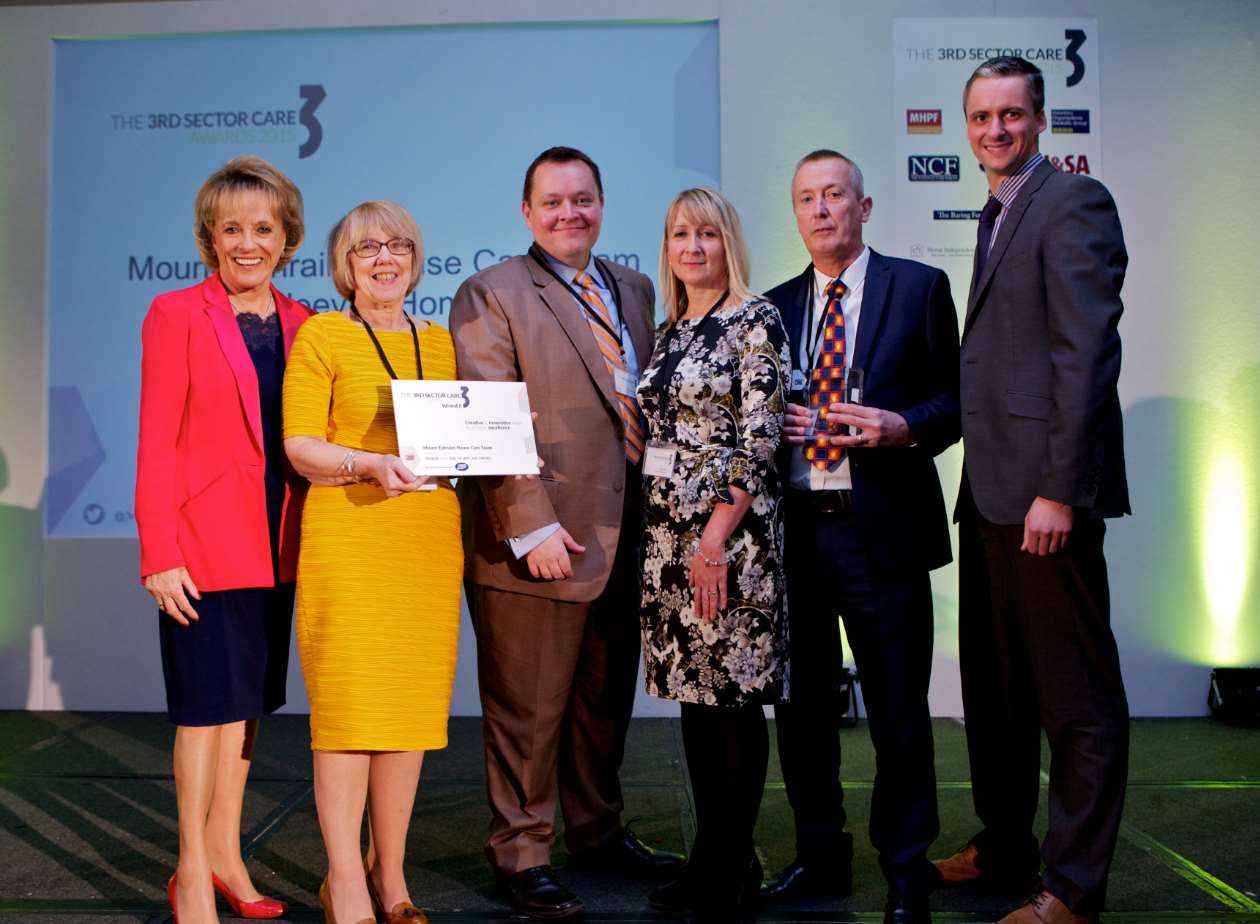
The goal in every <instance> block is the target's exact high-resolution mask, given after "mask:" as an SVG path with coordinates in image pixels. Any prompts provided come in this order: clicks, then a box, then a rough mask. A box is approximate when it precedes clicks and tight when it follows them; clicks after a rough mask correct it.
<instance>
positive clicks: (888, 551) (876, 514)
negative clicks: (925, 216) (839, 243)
mask: <svg viewBox="0 0 1260 924" xmlns="http://www.w3.org/2000/svg"><path fill="white" fill-rule="evenodd" d="M813 284H814V267H813V265H812V264H811V265H810V266H807V267H806V268H805V272H803V273H802V274H801V275H799V276H797V277H795V278H793V279H789V280H788V281H787V282H785V283H783V284H782V285H779V286H776V287H775V288H773V289H771V290H770V291H769V292H767V293H766V298H768V299H770V300H771V301H772V302H774V303H775V305H777V306H778V308H779V312H780V314H782V315H783V323H784V325H785V326H786V327H787V331H788V337H789V339H790V341H791V345H792V362H793V364H794V365H795V364H796V363H798V362H799V356H800V351H801V341H802V340H803V339H804V338H805V337H806V336H807V333H806V331H805V319H806V318H807V317H808V316H809V311H810V310H811V307H812V299H813ZM848 346H849V351H848V353H849V357H850V358H849V365H850V367H851V368H857V369H862V370H863V373H864V375H865V381H864V386H863V393H862V403H863V404H864V405H866V406H868V407H877V408H881V409H883V410H887V411H896V412H897V413H898V414H900V415H901V416H902V417H904V418H905V419H906V423H907V424H909V426H910V432H911V433H912V434H913V435H914V439H915V445H914V446H906V447H898V448H895V449H851V450H849V460H850V461H849V468H850V471H851V472H852V476H853V506H854V513H855V515H856V516H857V517H858V521H859V525H860V527H861V529H862V534H863V536H865V537H867V538H868V543H869V544H868V546H867V549H868V554H869V560H870V564H871V567H873V568H875V569H878V570H880V571H892V570H898V569H904V568H907V567H916V568H925V569H928V570H930V569H932V568H939V567H940V566H941V565H944V564H946V563H948V562H949V561H950V560H951V558H952V555H951V551H950V542H949V521H948V519H947V518H946V515H945V500H944V497H943V495H942V494H941V482H940V478H939V477H938V476H937V473H936V463H935V462H934V461H933V457H935V456H936V455H937V454H938V453H940V452H942V451H943V450H944V449H945V448H946V447H948V446H950V445H951V444H953V443H956V442H957V441H958V440H959V438H960V437H961V436H962V425H961V422H960V418H959V405H958V315H957V312H956V311H955V310H954V300H953V298H951V296H950V291H949V278H948V277H947V276H946V275H945V274H944V273H943V272H941V271H940V270H938V269H936V268H934V267H931V266H926V265H925V264H922V263H916V262H914V261H913V260H900V259H897V258H895V257H885V256H883V255H881V254H878V253H876V252H875V251H874V250H872V251H871V253H870V260H869V262H868V264H867V268H866V282H865V286H864V288H863V294H862V315H861V319H860V320H859V322H858V329H857V342H856V343H851V344H849V345H848ZM794 400H797V401H799V400H800V397H799V396H796V397H795V398H794ZM800 451H801V450H800V447H798V446H787V445H786V444H784V448H783V449H782V450H781V451H780V453H779V459H778V461H779V467H780V471H781V472H782V476H783V478H784V480H785V483H786V479H787V474H788V472H787V465H788V462H789V459H790V453H792V452H800ZM790 541H791V540H790V537H789V542H790Z"/></svg>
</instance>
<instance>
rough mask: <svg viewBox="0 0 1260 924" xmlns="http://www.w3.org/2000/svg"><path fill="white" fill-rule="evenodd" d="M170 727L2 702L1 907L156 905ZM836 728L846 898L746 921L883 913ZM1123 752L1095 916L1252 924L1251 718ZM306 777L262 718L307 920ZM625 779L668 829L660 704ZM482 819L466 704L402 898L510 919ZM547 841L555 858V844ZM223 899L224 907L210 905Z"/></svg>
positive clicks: (673, 740)
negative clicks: (1125, 761) (1120, 799)
mask: <svg viewBox="0 0 1260 924" xmlns="http://www.w3.org/2000/svg"><path fill="white" fill-rule="evenodd" d="M771 727H772V729H773V724H772V725H771ZM935 730H936V765H937V775H938V778H939V781H940V802H941V837H940V840H938V841H937V851H936V852H937V853H938V854H939V853H941V852H950V851H952V850H953V849H954V848H955V847H957V846H959V845H960V844H962V842H963V841H965V839H966V838H967V837H968V836H969V835H970V834H971V833H972V831H973V825H974V819H973V817H972V814H971V798H970V792H969V790H968V782H967V763H966V752H965V747H964V741H963V729H962V725H961V724H960V723H958V722H955V721H950V720H938V721H937V722H936V726H935ZM172 735H173V729H172V727H171V726H170V725H169V724H168V723H167V721H166V719H165V717H164V716H161V715H152V714H118V713H29V712H11V713H0V918H4V919H11V920H19V921H26V922H34V921H47V922H52V924H68V922H70V921H75V920H85V921H92V922H104V921H107V920H112V919H116V920H120V921H122V920H133V921H134V920H137V919H139V920H143V921H146V922H151V924H161V922H166V921H169V919H170V913H169V908H168V907H167V905H166V903H165V896H164V885H165V882H166V879H167V877H168V876H169V875H170V872H171V869H172V866H173V864H174V860H175V852H174V851H175V845H176V837H175V797H174V785H173V782H172V779H171V775H170V745H171V740H172ZM844 747H845V752H844V753H845V779H846V781H847V785H848V790H849V794H848V806H849V811H850V819H851V827H852V829H853V830H854V832H855V833H856V834H857V843H858V853H857V858H856V861H855V868H854V888H855V892H854V894H853V896H852V897H851V898H849V899H847V900H845V901H843V902H831V903H815V904H808V905H806V904H802V905H798V906H789V907H775V908H772V909H766V910H764V911H763V912H762V914H761V915H760V917H759V918H758V920H761V921H774V922H789V921H803V922H804V921H808V922H859V921H860V922H878V921H880V919H881V915H880V910H881V908H882V906H883V899H884V885H883V882H882V880H881V879H880V875H879V870H878V867H877V865H876V860H875V854H874V852H873V851H872V850H871V847H870V845H869V843H868V842H867V841H866V839H865V828H866V820H867V811H868V808H869V802H870V789H871V780H872V778H873V775H874V762H873V759H872V753H871V746H870V741H869V739H868V738H867V734H866V729H865V727H859V728H856V729H852V730H847V731H845V732H844ZM773 752H774V749H773V746H772V748H771V753H772V758H771V760H772V764H771V768H770V782H769V787H768V790H767V792H766V799H765V803H764V805H763V807H762V813H761V821H760V825H759V828H758V836H757V841H758V847H759V850H760V851H761V854H762V860H763V863H764V864H765V866H766V867H767V869H773V868H775V867H778V866H780V865H781V864H783V863H785V862H787V861H788V860H790V859H791V857H792V853H793V850H792V828H791V819H790V815H789V812H788V808H787V800H786V797H785V794H784V792H783V786H782V782H781V777H780V776H779V770H778V765H777V761H776V760H775V758H774V757H773ZM1131 763H1132V768H1131V771H1130V785H1129V794H1128V802H1127V805H1126V810H1125V823H1124V828H1123V831H1122V835H1121V841H1120V846H1119V850H1118V852H1117V856H1116V861H1115V866H1114V871H1113V874H1112V879H1111V890H1110V901H1109V908H1110V909H1111V910H1110V912H1109V913H1108V914H1106V915H1104V921H1110V922H1152V924H1155V922H1160V924H1171V922H1198V924H1206V922H1215V921H1222V922H1231V924H1242V922H1257V924H1260V729H1254V728H1250V729H1245V728H1230V727H1227V726H1224V725H1220V724H1218V723H1216V722H1214V721H1211V720H1209V719H1146V720H1136V721H1135V722H1134V723H1133V748H1132V760H1131ZM310 776H311V761H310V753H309V751H308V739H307V724H306V718H305V717H304V716H279V717H275V718H271V719H268V720H266V721H265V722H264V723H263V728H262V734H261V736H260V742H259V747H258V753H257V756H256V759H255V762H254V771H253V775H252V777H251V780H250V787H249V793H248V795H247V797H246V806H245V819H244V825H243V830H244V831H245V832H246V834H245V839H246V845H245V853H246V855H247V856H248V857H249V858H250V868H251V870H252V872H253V874H254V879H255V882H256V883H257V884H258V886H259V887H260V888H261V889H262V890H263V891H264V892H267V893H270V894H272V895H276V896H278V897H281V898H284V899H286V900H287V901H289V902H291V903H292V905H293V909H292V912H291V914H290V918H291V919H293V920H296V921H307V922H314V921H317V920H321V919H322V918H321V916H320V913H319V910H318V905H317V903H316V899H315V890H316V889H317V888H318V886H319V883H320V880H321V879H322V877H323V875H324V856H323V848H322V844H321V842H320V838H319V830H318V827H317V826H316V821H315V807H314V803H313V801H312V798H311V779H310ZM622 778H623V780H624V783H625V790H626V802H627V817H628V818H629V819H630V820H631V822H632V825H633V827H634V828H635V830H636V831H638V832H639V833H640V834H641V835H642V836H643V837H644V838H645V839H646V840H649V841H652V842H657V843H659V844H662V845H665V846H668V847H673V848H685V847H686V846H687V845H688V844H689V843H690V841H691V838H692V835H693V823H692V815H691V809H690V799H689V794H688V790H687V786H686V783H685V768H684V767H683V765H682V745H681V741H680V738H679V733H678V725H677V722H676V721H673V720H668V719H641V720H636V721H635V723H634V726H633V728H632V730H631V736H630V742H629V748H628V755H627V758H626V765H625V768H624V772H623V775H622ZM486 818H487V813H486V806H485V796H484V788H483V781H482V767H481V736H480V725H479V720H477V719H472V718H458V719H454V720H452V722H451V746H450V747H449V748H448V749H447V750H445V751H441V752H434V753H433V754H431V755H430V756H429V757H428V759H427V762H426V766H425V768H424V773H423V776H422V779H421V785H420V794H419V797H418V799H417V802H416V809H415V818H414V820H413V822H412V826H411V837H410V843H409V845H408V862H409V868H408V876H409V880H410V883H411V889H412V897H413V898H414V899H415V900H416V901H417V903H418V904H421V905H423V906H424V907H425V908H427V909H430V911H431V916H432V919H433V921H434V922H435V924H436V922H443V921H447V922H480V921H507V920H523V919H521V918H515V917H513V916H512V915H511V914H509V913H508V912H507V909H506V906H505V905H504V904H503V903H502V902H500V900H499V899H498V897H497V896H496V895H495V893H494V891H493V888H492V880H491V876H490V872H489V870H488V868H487V867H486V864H485V862H484V860H483V858H482V854H481V837H482V834H483V832H484V830H485V825H486ZM554 859H555V862H556V865H557V866H561V865H562V864H563V861H564V857H563V853H562V849H558V850H557V852H556V855H555V858H554ZM561 874H562V876H564V877H565V878H566V879H567V880H568V881H569V882H570V883H571V885H572V886H573V887H574V888H575V889H576V890H577V891H578V893H579V894H580V895H581V896H582V897H583V898H584V899H585V901H586V907H587V914H586V919H587V920H592V921H606V922H632V921H654V920H669V918H668V916H664V915H655V914H653V913H652V912H650V911H649V910H648V908H647V905H646V903H645V901H644V895H645V894H646V892H647V890H648V886H647V885H646V884H644V883H637V882H622V881H614V880H608V879H596V878H590V877H582V876H577V875H569V874H568V873H567V872H565V871H564V870H561ZM1020 897H1021V896H1005V897H1002V896H992V895H986V894H982V893H979V892H975V891H950V892H938V893H936V895H935V896H933V909H934V912H935V913H934V919H935V920H937V921H942V922H988V921H994V920H996V919H997V917H999V916H1000V913H1001V911H1002V910H1003V909H1004V908H1005V907H1007V906H1009V905H1010V904H1013V903H1015V902H1017V901H1018V900H1019V898H1020ZM220 910H221V914H224V915H226V914H228V912H227V909H226V908H225V907H224V906H223V905H222V904H220Z"/></svg>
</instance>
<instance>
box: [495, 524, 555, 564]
mask: <svg viewBox="0 0 1260 924" xmlns="http://www.w3.org/2000/svg"><path fill="white" fill-rule="evenodd" d="M559 528H560V524H559V523H548V524H547V525H546V526H540V527H538V528H537V529H535V530H532V531H531V532H528V533H526V534H525V535H523V536H513V537H512V538H511V539H508V540H507V544H508V547H509V548H510V549H511V550H512V554H513V555H515V556H516V557H517V558H524V557H525V556H526V555H528V554H529V553H530V552H532V551H534V549H536V548H538V546H540V545H542V541H543V540H544V539H546V538H547V537H548V536H550V535H551V534H552V533H554V532H555V531H556V530H558V529H559Z"/></svg>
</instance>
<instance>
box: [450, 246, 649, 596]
mask: <svg viewBox="0 0 1260 924" xmlns="http://www.w3.org/2000/svg"><path fill="white" fill-rule="evenodd" d="M599 266H600V270H601V271H602V272H603V273H604V275H605V277H606V278H608V277H611V278H610V279H609V281H610V282H612V283H615V288H616V289H618V290H620V301H619V305H618V308H619V309H620V312H621V317H622V321H623V323H624V325H625V326H626V328H627V329H628V330H629V332H630V336H631V338H632V339H633V340H634V349H635V354H636V356H637V358H638V362H639V365H640V367H642V366H643V365H645V364H646V363H647V361H648V357H649V356H650V355H651V352H652V329H653V324H652V318H653V310H654V304H655V295H654V292H653V289H652V282H651V280H649V279H648V278H647V277H646V276H644V275H643V274H642V273H639V272H636V271H635V270H632V269H629V268H627V267H624V266H621V265H620V264H617V263H607V262H604V261H602V260H601V261H600V262H599ZM450 323H451V335H452V336H453V337H454V340H455V354H456V360H457V362H458V364H459V376H460V378H462V379H472V380H484V381H495V382H500V381H502V382H525V383H526V385H527V390H528V392H529V404H530V407H531V408H532V409H533V410H534V411H535V412H537V414H538V419H537V420H536V421H535V422H534V427H535V432H536V433H537V436H538V454H539V455H540V456H541V457H542V459H543V461H544V462H545V463H546V464H545V466H544V467H543V473H542V475H540V476H539V478H538V479H537V480H531V481H518V480H515V479H512V478H479V479H473V478H468V479H461V480H460V484H461V488H462V491H461V496H462V499H463V501H464V523H465V531H464V534H465V542H464V549H465V554H466V565H467V567H466V570H465V574H466V575H467V577H468V579H469V580H471V581H473V582H474V583H476V584H483V585H486V586H488V587H494V588H497V589H499V590H506V591H511V592H515V593H523V594H530V595H533V596H538V597H548V598H551V599H557V600H566V601H572V602H587V601H590V600H594V599H595V598H596V597H597V596H599V594H600V592H601V591H602V590H603V589H604V585H605V584H606V583H607V582H608V575H609V572H610V571H611V569H612V563H613V559H614V557H615V556H616V552H617V542H618V539H619V537H620V535H621V527H622V510H623V508H624V506H625V492H626V491H627V490H631V491H637V490H639V485H637V484H629V485H627V484H626V460H625V450H624V448H623V442H622V440H623V426H622V422H621V417H620V415H619V413H618V410H617V396H616V391H615V390H614V388H613V380H612V376H611V375H610V374H609V372H608V368H607V366H606V365H605V363H604V358H603V355H602V354H601V353H600V351H599V347H598V346H597V345H596V343H595V339H594V335H592V333H591V330H590V325H589V323H588V322H587V320H586V316H585V314H584V313H583V311H582V309H581V308H580V307H579V306H578V303H577V300H576V299H575V298H574V297H573V295H572V293H571V292H570V291H569V290H568V289H566V287H565V286H564V285H563V284H562V283H561V282H559V281H558V280H557V279H556V278H555V277H553V276H552V275H551V274H550V273H548V272H547V271H546V270H545V269H543V268H542V267H541V266H540V265H539V264H538V263H537V262H536V261H534V260H533V259H532V258H530V257H528V256H521V257H512V258H511V259H510V260H507V261H505V262H503V263H499V264H497V265H495V266H492V267H490V268H488V269H485V270H482V271H481V272H479V273H477V274H476V275H474V276H472V277H470V278H469V279H468V280H467V281H465V282H464V284H463V285H461V286H460V287H459V291H458V292H456V293H455V300H454V303H453V304H452V306H451V322H450ZM556 522H558V523H559V524H560V525H561V526H562V527H564V528H565V529H566V530H568V531H569V533H570V535H572V536H573V538H574V539H575V540H576V541H577V542H579V543H581V544H582V545H584V546H586V551H585V552H582V553H579V554H576V555H573V556H572V561H573V572H574V574H573V577H572V578H570V579H568V580H565V581H541V580H536V579H534V578H532V577H531V576H530V574H529V569H528V567H526V565H525V561H524V560H523V559H522V560H517V558H516V557H515V555H513V554H512V551H511V549H510V548H509V547H508V545H507V543H506V541H505V540H507V539H508V538H511V537H514V536H523V535H525V534H526V533H529V532H531V531H532V530H535V529H538V528H539V527H542V526H546V525H547V524H548V523H556Z"/></svg>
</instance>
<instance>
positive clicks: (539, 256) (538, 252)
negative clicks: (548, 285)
mask: <svg viewBox="0 0 1260 924" xmlns="http://www.w3.org/2000/svg"><path fill="white" fill-rule="evenodd" d="M529 255H530V256H531V257H533V258H534V261H535V262H536V263H537V264H538V265H539V266H541V267H542V268H543V269H545V270H546V271H547V272H548V273H550V274H551V276H552V277H553V278H554V279H555V280H556V282H558V283H560V285H562V286H564V287H565V288H566V289H568V290H569V294H570V295H572V296H573V297H574V298H576V299H577V303H578V305H579V306H581V308H582V311H584V312H585V313H586V316H587V317H588V318H590V319H591V320H592V321H594V322H595V323H596V324H598V325H599V326H600V327H602V328H603V329H604V330H606V331H607V332H608V335H609V336H610V337H612V338H613V339H614V340H616V341H617V349H618V350H619V351H620V353H621V357H622V359H624V358H625V356H626V348H625V345H624V344H623V343H622V340H621V330H620V329H618V330H613V327H612V325H611V324H609V323H608V321H606V320H605V319H604V317H603V316H602V315H601V314H600V313H599V312H598V311H596V310H595V309H594V308H592V307H591V304H590V302H588V301H587V300H586V299H584V298H583V297H582V293H581V292H579V291H578V290H577V289H575V288H574V287H573V286H572V285H570V284H569V282H568V281H567V280H566V279H565V278H564V277H563V276H561V275H560V274H559V273H557V272H556V271H555V269H553V268H552V266H551V263H549V262H548V261H547V257H546V255H545V254H544V253H543V250H542V248H541V247H539V246H538V244H536V243H534V244H530V245H529ZM595 266H596V267H597V268H598V269H599V271H600V275H601V276H603V277H604V281H605V282H607V283H608V285H609V291H611V292H612V294H613V299H614V300H615V301H616V303H617V310H618V312H620V311H621V292H620V290H619V289H618V287H617V280H615V279H613V277H612V274H611V273H606V272H604V269H603V267H601V266H600V265H599V261H598V260H596V261H595Z"/></svg>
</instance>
